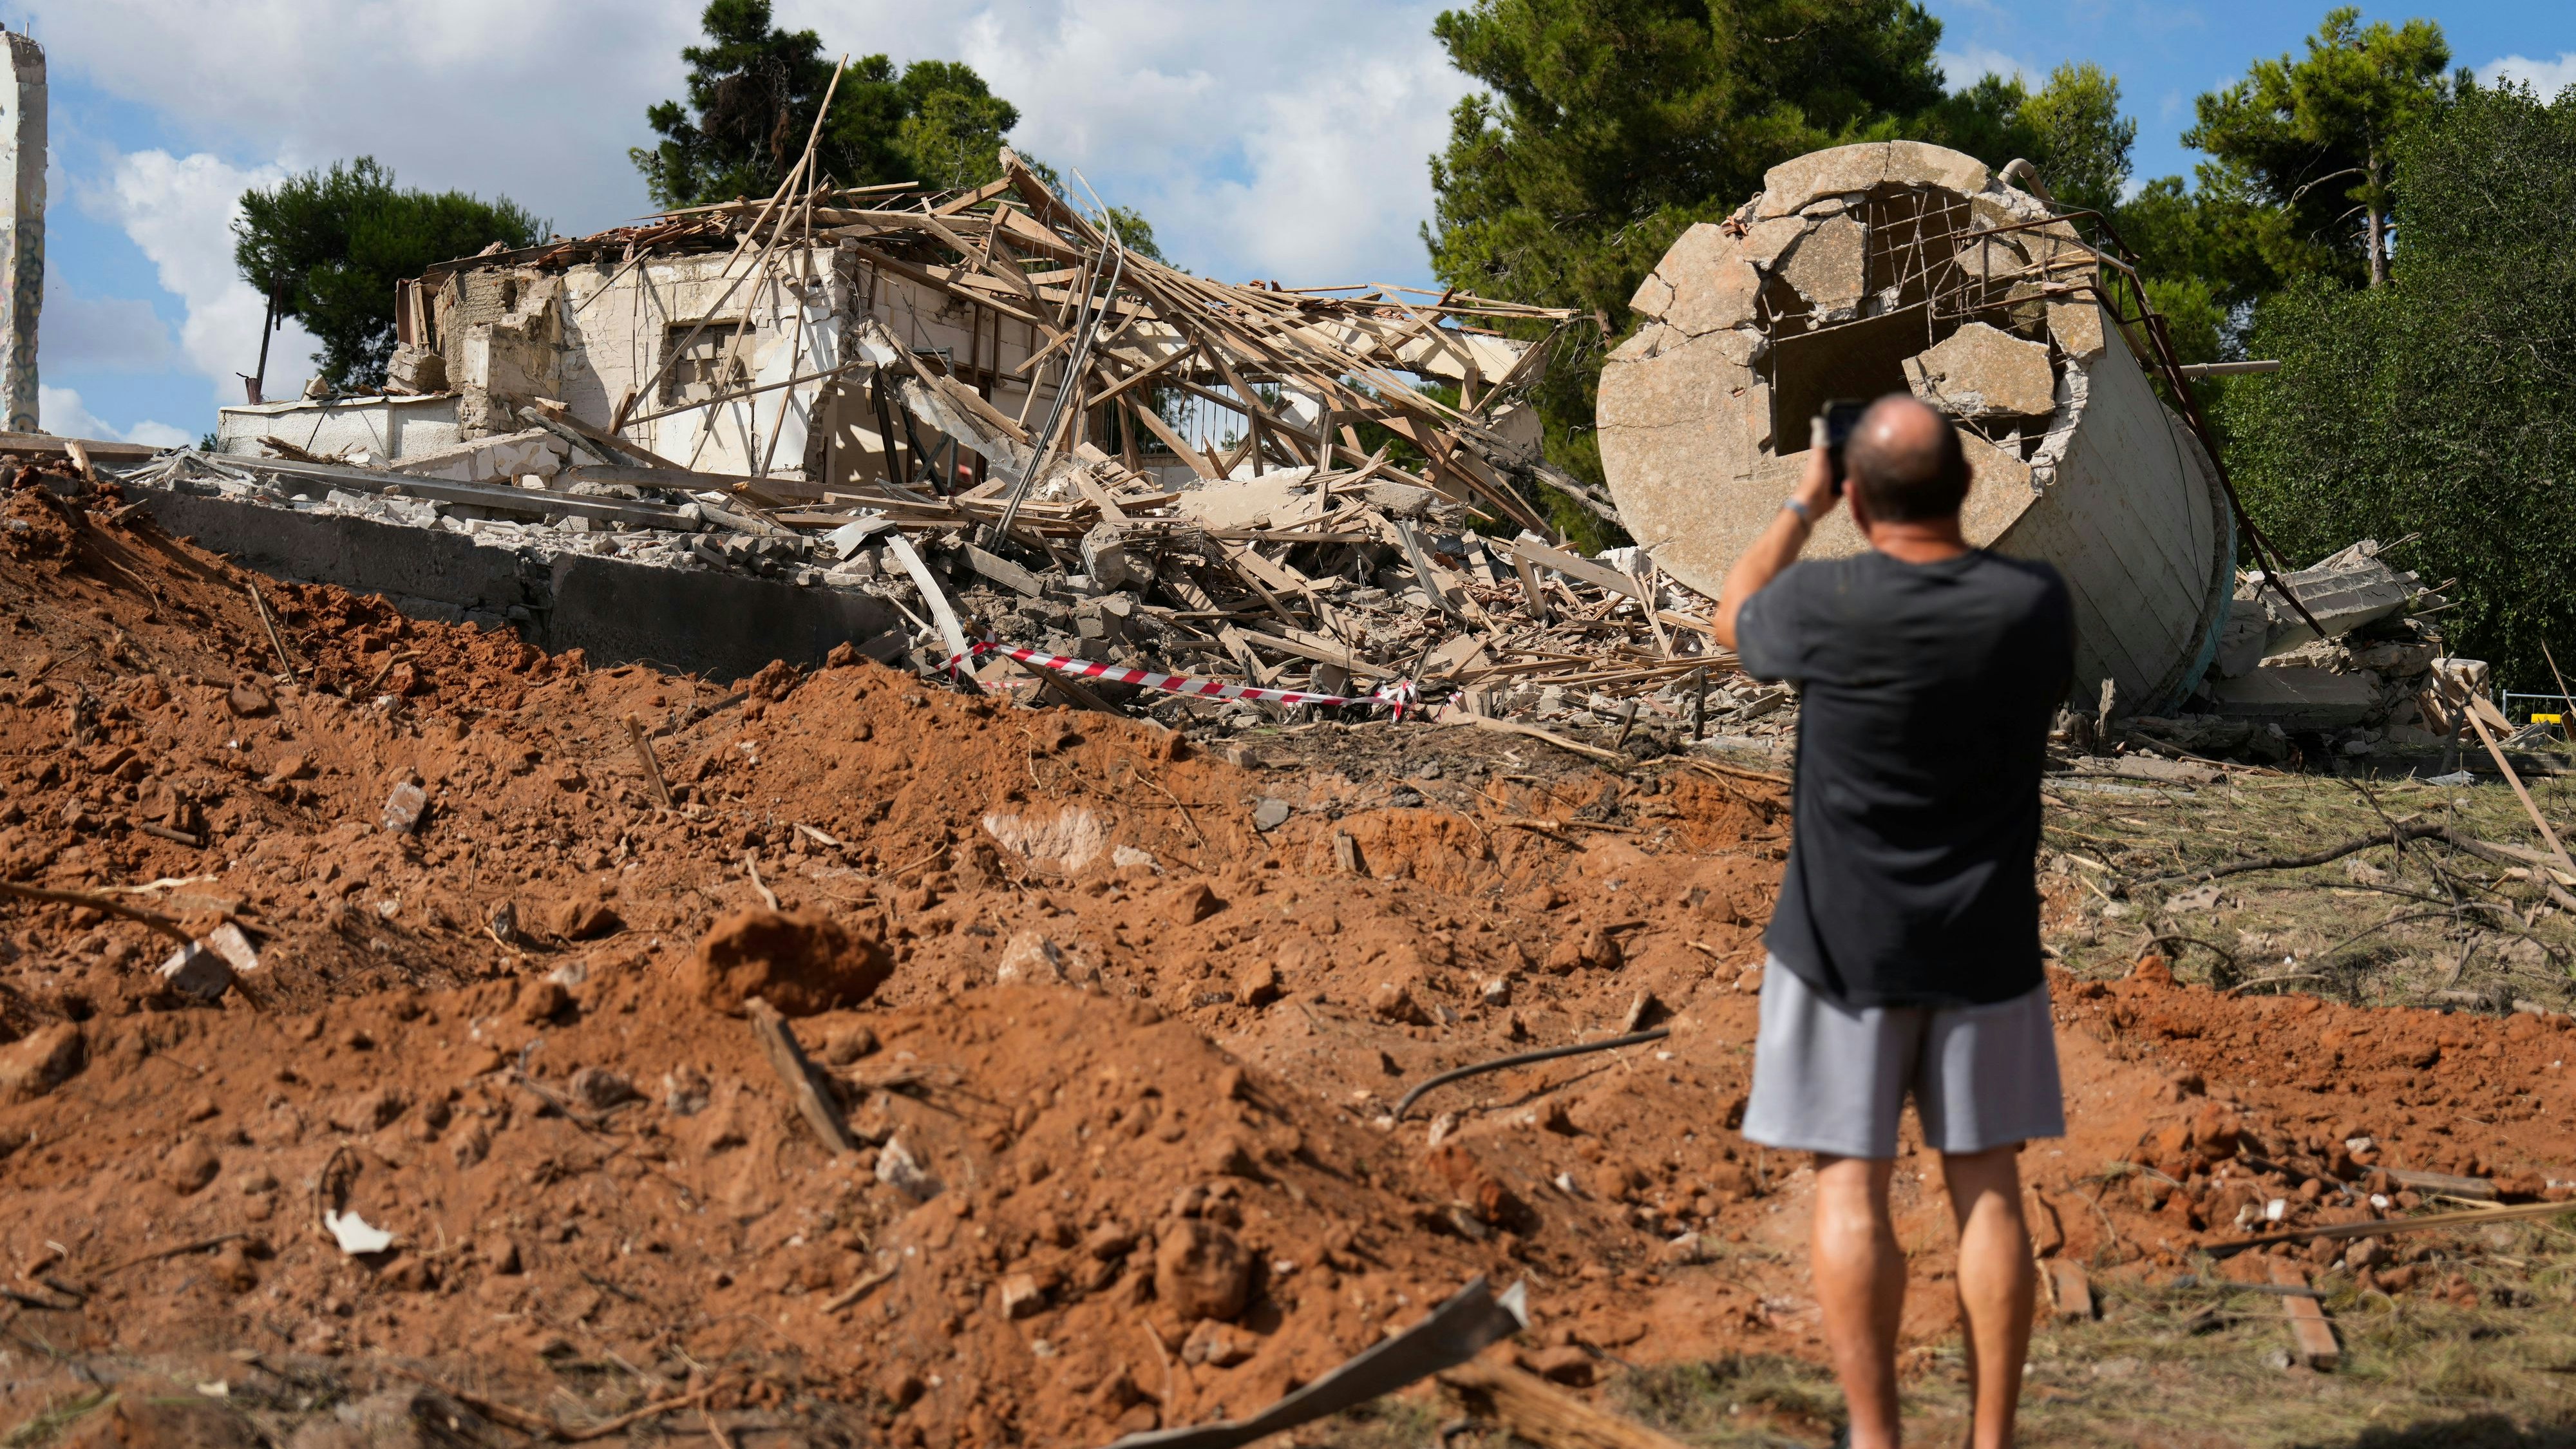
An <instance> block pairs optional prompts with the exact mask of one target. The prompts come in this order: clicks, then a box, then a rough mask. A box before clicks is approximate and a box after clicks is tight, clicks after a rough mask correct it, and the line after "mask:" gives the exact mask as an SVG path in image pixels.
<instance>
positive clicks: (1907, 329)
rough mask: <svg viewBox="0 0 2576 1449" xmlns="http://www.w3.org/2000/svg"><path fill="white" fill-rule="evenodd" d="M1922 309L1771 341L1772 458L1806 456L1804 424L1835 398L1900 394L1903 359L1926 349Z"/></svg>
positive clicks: (1926, 328) (1926, 326)
mask: <svg viewBox="0 0 2576 1449" xmlns="http://www.w3.org/2000/svg"><path fill="white" fill-rule="evenodd" d="M1932 342H1933V339H1932V338H1931V336H1930V335H1929V324H1928V321H1927V319H1926V315H1925V309H1924V308H1922V307H1919V306H1918V307H1909V308H1907V309H1905V310H1904V311H1902V312H1891V313H1889V314H1888V315H1886V316H1884V317H1864V318H1862V319H1861V320H1860V321H1857V322H1846V323H1844V324H1843V325H1841V326H1840V327H1828V328H1826V329H1824V330H1823V331H1821V332H1803V333H1800V334H1798V335H1796V336H1794V337H1775V338H1773V339H1772V340H1771V438H1772V444H1771V446H1772V448H1773V450H1774V451H1775V453H1776V454H1777V455H1778V456H1781V457H1787V456H1788V455H1790V454H1792V453H1803V452H1805V451H1807V423H1808V420H1809V419H1811V418H1813V417H1814V416H1815V415H1816V414H1817V412H1819V411H1820V410H1822V409H1823V407H1824V405H1825V404H1826V403H1828V402H1830V401H1832V400H1833V399H1835V398H1838V397H1849V398H1862V399H1868V398H1876V397H1882V396H1884V395H1886V394H1888V393H1891V392H1904V391H1905V390H1906V386H1905V359H1907V358H1909V357H1912V356H1913V355H1914V354H1916V353H1918V352H1921V351H1922V350H1923V349H1924V348H1926V347H1929V346H1931V345H1932Z"/></svg>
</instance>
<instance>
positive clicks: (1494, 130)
mask: <svg viewBox="0 0 2576 1449" xmlns="http://www.w3.org/2000/svg"><path fill="white" fill-rule="evenodd" d="M1432 33H1433V34H1434V35H1435V36H1436V37H1437V38H1438V39H1439V41H1440V43H1441V45H1442V46H1443V47H1445V48H1446V49H1447V51H1448V53H1449V58H1450V60H1451V62H1452V63H1453V64H1455V65H1456V66H1457V67H1458V68H1459V69H1460V70H1461V71H1464V72H1465V73H1466V74H1468V75H1469V76H1472V77H1474V78H1475V79H1476V80H1477V81H1479V82H1481V83H1482V84H1483V86H1484V89H1483V90H1482V91H1480V92H1478V93H1476V94H1474V95H1470V96H1468V97H1467V98H1466V99H1464V100H1462V101H1460V102H1459V103H1458V105H1457V106H1456V108H1455V109H1454V110H1453V111H1452V112H1451V113H1450V134H1449V142H1448V146H1447V147H1446V149H1445V150H1444V151H1442V153H1441V154H1439V155H1438V156H1435V157H1433V158H1432V162H1431V178H1432V187H1433V190H1434V192H1435V196H1436V199H1435V202H1434V211H1433V218H1432V221H1431V222H1430V224H1428V225H1426V226H1425V227H1424V229H1423V240H1424V242H1425V243H1426V244H1427V245H1428V246H1429V248H1430V250H1431V261H1432V270H1433V271H1434V272H1435V273H1436V274H1437V275H1438V276H1439V278H1440V279H1441V280H1442V281H1443V282H1446V283H1449V284H1451V285H1454V286H1457V287H1460V288H1463V289H1465V290H1469V291H1474V292H1479V293H1483V294H1486V295H1489V296H1496V297H1503V298H1509V299H1512V300H1515V301H1522V302H1532V303H1537V304H1540V305H1545V306H1557V307H1571V308H1574V309H1577V310H1578V311H1580V312H1583V313H1585V314H1586V315H1588V316H1590V317H1591V318H1592V319H1594V321H1595V322H1596V323H1597V324H1598V326H1599V327H1600V329H1601V331H1602V332H1604V333H1606V334H1608V335H1610V336H1613V337H1615V336H1617V335H1618V334H1620V333H1623V332H1625V331H1626V330H1628V328H1629V327H1630V325H1631V323H1630V319H1629V316H1628V306H1627V304H1628V298H1629V296H1630V295H1631V294H1632V293H1633V292H1634V291H1635V290H1636V287H1637V284H1638V283H1639V282H1640V281H1642V280H1643V279H1644V278H1645V275H1646V273H1647V272H1649V271H1651V270H1652V269H1653V267H1654V265H1655V262H1656V260H1657V259H1658V258H1660V257H1661V256H1662V255H1663V253H1664V249H1665V248H1666V247H1668V246H1670V245H1671V244H1672V241H1673V239H1674V238H1675V237H1677V236H1679V235H1680V234H1681V232H1682V230H1683V229H1684V228H1686V227H1688V226H1690V225H1691V224H1692V223H1694V222H1699V221H1709V220H1714V219H1716V218H1718V217H1720V216H1723V215H1725V214H1726V213H1727V212H1729V211H1732V210H1733V209H1734V208H1735V207H1736V206H1738V205H1740V204H1741V203H1742V202H1743V201H1744V199H1745V198H1746V197H1747V196H1749V195H1751V194H1752V193H1753V192H1754V191H1755V190H1757V189H1759V187H1760V186H1761V183H1762V173H1763V172H1764V171H1766V170H1768V169H1769V168H1771V167H1772V166H1775V165H1777V164H1779V163H1780V162H1782V161H1785V160H1787V159H1789V158H1790V157H1792V156H1796V155H1799V154H1801V153H1803V152H1806V151H1811V150H1814V149H1816V148H1817V147H1819V146H1829V145H1834V144H1837V143H1839V142H1844V141H1856V140H1871V139H1884V138H1886V137H1889V136H1893V135H1896V134H1898V133H1899V132H1900V131H1901V130H1902V129H1904V127H1905V124H1906V123H1907V122H1909V121H1912V120H1914V119H1916V118H1919V117H1922V116H1924V115H1925V114H1926V113H1928V112H1931V111H1932V110H1934V109H1935V108H1936V107H1939V106H1940V105H1941V104H1942V102H1943V100H1944V96H1943V93H1942V89H1941V73H1940V71H1939V69H1938V68H1937V67H1936V66H1935V65H1934V64H1933V60H1932V53H1933V50H1934V48H1935V47H1936V46H1937V45H1938V44H1939V41H1940V35H1941V26H1940V22H1939V21H1937V20H1934V19H1933V18H1932V17H1931V16H1930V15H1929V14H1927V13H1926V12H1925V11H1924V10H1923V8H1922V7H1921V6H1920V5H1919V4H1915V3H1913V0H1717V3H1710V0H1475V3H1474V4H1472V5H1470V6H1468V7H1467V8H1464V9H1459V10H1451V11H1446V12H1444V13H1443V14H1442V15H1441V16H1440V17H1439V19H1438V20H1437V21H1435V22H1434V23H1433V26H1432ZM1598 377H1599V355H1598V354H1597V353H1596V354H1595V355H1594V356H1593V357H1592V358H1591V359H1590V360H1589V363H1588V365H1584V366H1575V367H1559V368H1556V369H1553V370H1552V371H1551V375H1550V378H1549V380H1548V382H1547V384H1546V386H1545V389H1544V391H1543V392H1542V394H1541V396H1540V397H1539V399H1538V402H1539V407H1540V415H1541V417H1542V419H1543V420H1544V421H1545V423H1546V428H1547V437H1548V452H1549V455H1550V456H1551V458H1552V459H1553V460H1554V461H1556V462H1557V463H1558V464H1559V465H1560V466H1562V467H1565V468H1567V469H1568V470H1569V471H1571V472H1573V473H1574V474H1575V475H1576V476H1578V477H1583V478H1586V479H1588V480H1592V481H1597V480H1598V479H1599V478H1600V476H1601V470H1600V458H1599V453H1598V449H1597V447H1596V445H1595V442H1594V440H1593V437H1592V401H1593V391H1594V385H1595V383H1596V381H1597V380H1598ZM1556 514H1557V522H1558V524H1559V526H1561V527H1565V528H1567V529H1568V530H1569V531H1572V532H1574V533H1576V534H1577V535H1578V536H1583V537H1590V536H1592V535H1593V534H1594V533H1595V532H1596V530H1597V525H1594V524H1592V522H1591V521H1590V520H1589V518H1588V517H1587V516H1585V515H1581V514H1579V513H1576V512H1574V511H1573V510H1572V508H1571V507H1570V505H1562V504H1560V505H1559V506H1558V507H1557V509H1556Z"/></svg>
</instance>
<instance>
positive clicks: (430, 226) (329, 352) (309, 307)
mask: <svg viewBox="0 0 2576 1449" xmlns="http://www.w3.org/2000/svg"><path fill="white" fill-rule="evenodd" d="M546 233H547V225H546V223H545V222H543V221H541V220H538V219H537V218H535V217H533V216H530V215H529V214H528V213H527V212H526V211H524V210H522V209H521V208H520V207H519V206H518V205H517V204H516V203H515V202H512V201H510V200H509V199H507V198H506V197H505V198H501V199H499V200H495V201H488V202H487V201H483V200H480V199H478V198H476V197H473V196H469V195H466V194H465V193H464V192H461V191H441V192H427V191H405V190H400V189H398V188H397V187H396V186H395V185H394V174H393V172H391V171H389V170H387V169H386V168H384V167H383V166H381V165H378V164H377V162H376V160H375V158H373V157H371V156H361V157H359V158H358V159H356V160H355V161H351V162H347V163H345V164H341V163H334V164H333V165H332V167H331V168H330V169H329V170H328V171H308V172H306V173H304V174H303V175H300V176H290V177H288V178H287V179H286V180H284V181H281V182H279V183H278V184H277V185H276V186H273V187H269V188H266V189H253V190H251V191H248V192H245V193H243V195H242V199H241V216H240V217H239V218H238V219H237V220H235V221H234V222H233V262H234V265H236V266H237V267H239V268H240V269H241V275H242V279H243V280H245V281H247V282H249V283H250V284H251V286H252V287H254V288H256V289H257V290H258V291H259V293H260V295H261V296H263V297H266V298H267V299H268V302H269V315H270V321H271V323H272V324H273V323H275V322H279V321H283V320H284V319H286V318H290V317H291V318H293V319H295V320H296V321H298V322H301V323H302V324H304V330H305V331H307V332H310V333H312V334H313V336H314V337H315V339H317V340H318V341H320V342H321V344H322V350H321V351H320V352H317V353H315V354H313V361H314V363H315V364H316V365H317V366H318V367H319V368H320V369H321V379H322V381H323V382H324V383H325V384H327V385H328V386H330V387H332V388H333V389H335V390H338V389H349V388H359V387H374V386H378V385H381V384H382V383H383V382H384V380H385V364H386V362H387V361H388V360H390V359H391V358H392V356H393V351H394V283H396V282H397V281H401V280H403V279H405V278H409V277H417V276H419V275H420V274H421V272H422V270H423V269H425V268H426V267H428V266H429V264H430V263H432V262H442V261H449V260H452V259H454V258H457V257H470V256H472V255H474V254H475V253H476V252H479V251H481V250H483V249H484V248H485V247H487V246H490V245H491V244H492V243H494V242H499V243H501V244H502V245H503V246H505V247H509V248H512V249H514V250H515V249H516V248H519V247H525V246H533V245H535V244H536V243H537V241H538V240H539V239H540V238H542V237H544V236H545V235H546ZM262 355H263V356H265V348H263V353H262Z"/></svg>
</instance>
